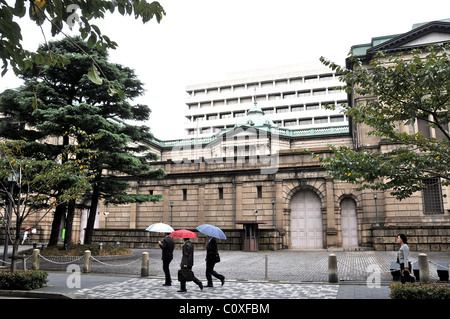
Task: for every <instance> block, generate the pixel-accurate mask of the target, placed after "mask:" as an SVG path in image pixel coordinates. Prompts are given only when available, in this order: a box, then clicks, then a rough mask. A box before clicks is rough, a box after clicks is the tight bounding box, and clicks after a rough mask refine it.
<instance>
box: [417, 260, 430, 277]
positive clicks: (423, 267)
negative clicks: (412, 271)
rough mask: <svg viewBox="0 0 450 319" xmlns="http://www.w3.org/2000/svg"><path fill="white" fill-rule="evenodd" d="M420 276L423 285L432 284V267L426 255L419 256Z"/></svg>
mask: <svg viewBox="0 0 450 319" xmlns="http://www.w3.org/2000/svg"><path fill="white" fill-rule="evenodd" d="M418 260H419V275H420V282H421V283H423V284H426V283H429V282H430V266H429V265H428V256H427V255H426V254H423V253H422V254H419V258H418Z"/></svg>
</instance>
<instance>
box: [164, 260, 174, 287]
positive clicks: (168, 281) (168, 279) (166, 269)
mask: <svg viewBox="0 0 450 319" xmlns="http://www.w3.org/2000/svg"><path fill="white" fill-rule="evenodd" d="M171 261H172V260H163V271H164V275H165V276H166V282H165V283H164V284H165V285H170V284H171V283H172V278H171V277H170V270H169V265H170V262H171Z"/></svg>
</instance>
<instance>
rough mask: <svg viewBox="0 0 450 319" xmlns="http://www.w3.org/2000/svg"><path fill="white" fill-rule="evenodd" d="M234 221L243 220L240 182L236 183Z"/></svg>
mask: <svg viewBox="0 0 450 319" xmlns="http://www.w3.org/2000/svg"><path fill="white" fill-rule="evenodd" d="M235 200H236V220H243V211H242V182H236V199H235Z"/></svg>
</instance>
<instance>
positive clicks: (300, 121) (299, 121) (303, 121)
mask: <svg viewBox="0 0 450 319" xmlns="http://www.w3.org/2000/svg"><path fill="white" fill-rule="evenodd" d="M309 124H312V119H300V120H298V125H309Z"/></svg>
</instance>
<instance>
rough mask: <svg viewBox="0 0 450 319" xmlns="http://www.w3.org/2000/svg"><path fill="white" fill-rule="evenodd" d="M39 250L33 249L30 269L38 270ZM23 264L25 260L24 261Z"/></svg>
mask: <svg viewBox="0 0 450 319" xmlns="http://www.w3.org/2000/svg"><path fill="white" fill-rule="evenodd" d="M39 253H40V251H39V249H33V255H32V257H31V258H32V264H31V269H33V270H39ZM24 262H25V260H24Z"/></svg>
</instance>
